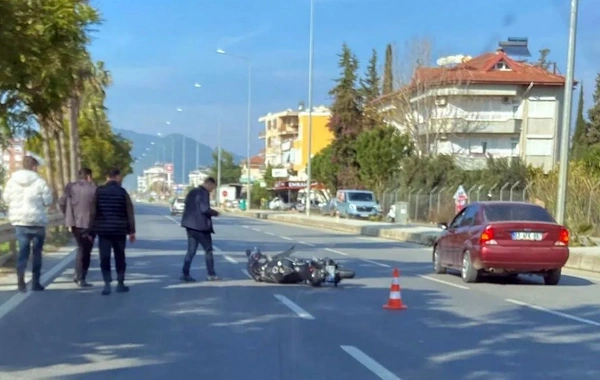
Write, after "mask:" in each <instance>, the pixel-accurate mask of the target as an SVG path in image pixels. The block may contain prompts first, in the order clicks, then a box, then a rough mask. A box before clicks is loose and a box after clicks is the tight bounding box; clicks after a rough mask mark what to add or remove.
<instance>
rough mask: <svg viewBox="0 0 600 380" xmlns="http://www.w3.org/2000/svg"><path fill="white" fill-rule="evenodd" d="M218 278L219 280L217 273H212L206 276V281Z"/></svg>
mask: <svg viewBox="0 0 600 380" xmlns="http://www.w3.org/2000/svg"><path fill="white" fill-rule="evenodd" d="M219 280H220V278H219V277H217V275H214V274H213V275H212V276H208V277H206V281H219Z"/></svg>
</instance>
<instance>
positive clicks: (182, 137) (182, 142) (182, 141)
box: [181, 135, 186, 185]
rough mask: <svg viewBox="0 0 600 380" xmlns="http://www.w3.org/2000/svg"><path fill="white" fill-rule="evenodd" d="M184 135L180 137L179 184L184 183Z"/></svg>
mask: <svg viewBox="0 0 600 380" xmlns="http://www.w3.org/2000/svg"><path fill="white" fill-rule="evenodd" d="M185 140H186V139H185V135H181V145H182V147H181V184H182V185H183V184H184V183H185V143H186V141H185Z"/></svg>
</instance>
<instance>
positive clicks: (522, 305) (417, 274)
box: [0, 204, 600, 380]
mask: <svg viewBox="0 0 600 380" xmlns="http://www.w3.org/2000/svg"><path fill="white" fill-rule="evenodd" d="M137 209H138V214H137V223H138V231H139V234H138V239H139V240H138V241H137V242H136V243H135V244H134V245H131V246H130V247H129V248H128V275H127V278H128V284H129V285H130V286H131V291H130V293H128V294H116V293H113V294H112V295H110V296H108V297H104V296H101V295H100V293H99V292H100V286H101V277H100V273H99V270H98V261H97V257H95V258H94V261H93V262H92V271H91V278H90V280H91V281H92V282H93V283H94V285H95V287H94V288H92V289H89V290H88V289H86V290H80V289H77V288H76V287H75V286H74V284H73V283H72V281H71V276H72V273H73V272H72V263H71V262H70V261H69V259H72V255H71V256H69V257H68V258H66V259H65V260H64V261H62V262H60V263H59V264H57V266H56V267H55V268H53V269H52V270H50V271H48V272H47V274H46V275H45V277H46V278H45V280H47V282H48V283H50V282H51V283H50V284H49V286H48V288H47V291H45V292H43V293H35V294H32V293H28V294H26V295H21V294H16V293H14V291H12V290H11V292H13V293H14V294H13V295H12V296H11V297H2V298H1V300H4V301H5V302H4V303H3V304H2V305H0V337H1V339H0V378H1V379H5V378H6V379H13V378H14V379H86V380H87V379H131V380H134V379H145V380H148V379H169V378H170V379H186V378H189V379H220V380H229V379H231V380H237V379H249V380H251V379H263V380H270V379H273V380H305V379H314V380H318V379H332V380H337V379H345V380H365V379H386V380H397V379H402V380H416V379H424V380H431V379H465V380H467V379H486V380H493V379H499V380H500V379H502V380H504V379H528V380H529V379H546V380H547V379H559V378H560V379H599V378H600V361H599V360H598V356H599V355H600V315H598V314H599V311H600V309H599V307H598V302H599V301H598V295H599V294H600V285H598V283H599V281H600V280H599V279H594V278H591V279H590V278H588V279H584V278H580V277H572V276H565V277H564V280H563V283H562V284H561V285H559V286H556V287H548V286H543V285H541V281H539V280H537V279H536V280H533V281H529V280H528V279H523V280H518V281H517V282H507V281H500V280H495V281H488V282H484V283H480V284H469V285H468V286H467V285H465V284H464V283H462V281H461V280H460V278H459V277H458V276H456V275H433V274H431V265H430V255H431V252H430V249H426V248H422V247H419V246H415V245H409V244H401V243H398V242H386V241H384V240H379V239H370V238H361V237H356V236H352V235H348V234H342V233H338V232H329V231H324V230H316V229H309V228H302V227H297V226H292V225H284V224H275V223H273V222H267V221H260V220H254V219H244V218H236V217H231V216H223V217H221V218H219V219H218V220H217V221H216V222H215V224H216V226H215V229H216V231H217V234H216V235H215V246H216V247H217V248H218V252H217V256H216V266H217V272H218V274H219V275H220V276H222V277H224V280H223V281H221V282H215V283H207V282H204V281H200V282H198V283H196V284H182V283H180V282H179V280H178V279H179V275H180V270H181V263H182V259H183V253H184V250H185V248H186V242H185V240H184V238H183V237H184V233H183V230H182V229H181V228H180V227H179V225H178V218H176V217H171V216H169V215H168V212H167V208H166V207H161V206H152V205H144V204H138V205H137ZM292 244H296V247H297V250H298V253H297V254H298V255H302V256H307V257H310V256H312V255H317V256H325V255H328V256H330V257H333V258H334V259H339V260H340V261H342V263H343V265H345V266H348V267H351V268H353V269H355V270H356V271H357V278H356V279H354V280H348V281H346V282H345V283H342V285H341V286H340V287H339V288H332V287H323V288H320V289H313V288H310V287H306V286H275V285H266V284H257V283H254V282H252V281H251V280H250V279H249V278H248V277H247V274H246V273H245V272H244V264H243V263H244V260H245V258H244V250H245V249H247V248H252V247H253V246H259V247H260V248H261V249H262V250H263V251H269V252H271V251H273V252H275V251H281V250H284V249H287V248H288V247H289V246H290V245H292ZM94 252H95V256H97V254H96V252H97V251H94ZM203 261H204V260H203V256H202V255H201V254H199V255H198V256H197V257H196V260H195V262H194V265H193V267H192V275H193V276H195V277H196V278H198V279H199V280H202V279H204V277H205V270H204V262H203ZM394 267H398V268H399V269H400V272H401V279H400V283H401V285H402V297H403V300H404V302H405V303H406V304H407V305H408V309H407V310H404V311H389V310H384V309H383V308H382V305H383V304H384V303H385V302H386V301H387V297H388V294H389V286H390V283H391V274H392V269H393V268H394ZM63 268H65V269H64V270H63ZM53 277H54V278H53ZM4 291H6V290H4Z"/></svg>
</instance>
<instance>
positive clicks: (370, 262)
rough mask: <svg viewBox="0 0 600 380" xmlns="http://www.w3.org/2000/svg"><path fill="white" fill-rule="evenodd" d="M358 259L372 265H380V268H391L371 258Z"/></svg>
mask: <svg viewBox="0 0 600 380" xmlns="http://www.w3.org/2000/svg"><path fill="white" fill-rule="evenodd" d="M359 260H361V261H365V262H367V263H369V264H373V265H377V266H380V267H382V268H391V266H390V265H387V264H383V263H378V262H377V261H373V260H367V259H361V258H359Z"/></svg>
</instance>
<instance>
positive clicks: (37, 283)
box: [31, 281, 46, 292]
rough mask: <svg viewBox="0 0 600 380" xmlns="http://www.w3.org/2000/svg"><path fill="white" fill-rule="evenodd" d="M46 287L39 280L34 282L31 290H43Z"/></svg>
mask: <svg viewBox="0 0 600 380" xmlns="http://www.w3.org/2000/svg"><path fill="white" fill-rule="evenodd" d="M45 289H46V288H44V287H43V286H42V284H40V283H39V282H37V281H36V282H34V283H33V285H31V290H33V291H34V292H41V291H43V290H45Z"/></svg>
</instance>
